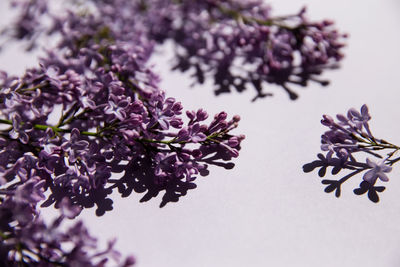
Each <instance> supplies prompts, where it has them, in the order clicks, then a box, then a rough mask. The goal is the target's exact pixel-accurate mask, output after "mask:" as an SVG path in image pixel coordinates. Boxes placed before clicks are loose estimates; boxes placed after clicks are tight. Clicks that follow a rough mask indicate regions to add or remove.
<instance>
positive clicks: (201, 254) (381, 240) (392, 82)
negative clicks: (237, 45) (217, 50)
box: [0, 0, 400, 267]
mask: <svg viewBox="0 0 400 267" xmlns="http://www.w3.org/2000/svg"><path fill="white" fill-rule="evenodd" d="M270 3H271V5H272V6H273V8H274V10H275V14H278V15H279V14H288V13H293V12H297V10H299V9H300V8H301V7H302V6H303V5H307V6H308V10H309V17H310V18H315V19H323V18H331V19H334V20H335V21H336V23H337V25H338V28H339V29H340V30H341V31H344V32H347V33H349V34H350V38H349V39H348V42H347V43H348V48H347V49H346V50H345V53H346V58H345V59H344V60H343V63H342V68H340V69H339V70H337V71H334V72H326V73H325V77H326V78H328V79H330V80H331V82H332V83H331V85H330V86H329V87H327V88H321V87H320V86H318V85H317V84H314V85H311V86H309V87H307V88H305V89H302V88H296V91H297V92H299V95H300V98H299V100H297V101H295V102H292V101H290V100H289V99H288V97H287V95H286V94H285V93H284V92H282V90H280V89H278V88H275V87H271V88H270V91H272V92H274V94H275V96H274V97H272V98H266V99H261V100H258V101H256V102H255V103H251V102H250V100H251V98H252V97H253V93H254V92H253V91H252V90H248V91H246V92H245V93H243V94H238V93H232V94H228V95H223V96H220V97H214V94H213V89H212V85H211V84H207V85H205V86H202V87H196V88H189V85H190V83H191V80H190V79H189V78H188V75H184V77H185V78H182V77H183V76H182V75H181V74H180V73H176V72H175V73H171V72H169V66H167V63H168V58H169V55H168V54H165V55H159V56H158V58H156V59H154V62H155V63H157V67H156V69H157V70H159V71H160V72H161V73H162V78H163V82H162V87H163V88H164V89H165V90H167V92H168V95H169V96H174V97H176V98H177V99H179V100H180V101H181V102H182V103H183V105H184V107H185V108H186V109H197V108H205V109H206V110H208V111H209V113H210V114H214V113H216V112H219V111H222V110H224V111H226V112H227V113H228V114H229V115H231V116H232V115H234V114H239V115H240V116H241V117H242V121H241V122H240V126H239V128H238V129H237V130H236V132H237V133H243V134H245V135H246V140H245V141H244V142H243V148H242V151H241V154H240V156H239V158H238V159H237V160H236V161H235V163H236V166H235V168H234V169H232V170H224V169H222V168H211V172H210V175H209V176H207V177H199V178H198V180H197V181H196V183H197V185H198V187H197V188H196V189H194V190H190V191H189V192H188V194H187V195H186V196H185V197H182V198H181V200H180V201H179V202H178V203H170V204H168V205H167V206H166V207H164V208H162V209H160V208H159V207H158V206H159V203H160V201H161V199H160V198H157V199H153V200H151V201H149V202H146V203H139V199H140V198H141V197H142V196H141V195H138V194H134V193H133V194H131V195H130V196H129V198H123V199H121V198H120V196H119V194H117V193H116V194H115V195H114V197H113V201H114V204H113V210H112V211H110V212H107V213H106V214H105V215H104V216H102V217H96V216H95V214H94V210H85V211H84V213H83V214H82V215H81V218H83V219H84V220H85V221H86V223H87V225H88V226H89V227H90V230H91V232H92V233H93V234H94V235H97V236H98V237H99V238H101V239H103V240H106V239H109V238H112V237H114V236H115V237H117V238H118V243H117V247H118V248H119V249H120V250H121V251H123V252H124V253H134V254H135V256H136V257H137V259H138V265H137V266H139V267H152V266H154V267H158V266H174V267H180V266H182V267H183V266H190V267H197V266H199V267H200V266H207V267H209V266H216V267H217V266H230V267H233V266H238V267H239V266H240V267H241V266H260V267H261V266H276V267H281V266H282V267H283V266H304V267H308V266H332V267H336V266H343V267H347V266H348V267H352V266H364V267H369V266H371V267H372V266H374V267H376V266H382V267H386V266H387V267H391V266H399V265H400V256H399V254H398V251H399V249H400V216H399V214H400V201H399V199H398V195H399V192H400V175H399V173H400V166H395V167H394V170H393V171H392V173H391V174H390V177H391V180H390V181H389V183H387V184H385V185H386V186H387V189H386V191H385V192H384V193H382V194H381V195H380V196H381V201H380V202H379V203H378V204H374V203H372V202H370V201H369V200H368V198H367V197H366V196H356V195H354V194H353V192H352V190H353V189H354V188H355V187H357V185H358V184H359V182H360V178H359V177H358V178H354V180H351V181H350V182H348V183H347V184H345V185H344V186H343V192H342V196H341V197H340V198H339V199H337V198H335V196H334V195H333V194H326V193H324V192H323V189H324V186H323V185H321V183H320V178H319V177H318V175H317V173H315V172H313V173H303V171H302V166H303V164H305V163H308V162H311V161H313V160H314V159H315V158H316V154H317V153H318V152H319V143H320V135H321V134H322V132H323V131H324V129H323V127H322V126H321V125H320V119H321V115H322V114H331V115H335V114H336V113H344V112H346V111H347V109H348V108H350V107H355V108H359V107H361V105H362V104H364V103H366V104H368V105H369V107H370V113H371V115H372V121H371V128H372V129H374V130H375V131H374V132H375V134H376V135H377V136H379V137H382V138H385V139H388V140H390V141H392V142H393V143H396V144H400V135H399V134H398V132H399V130H400V127H399V124H398V123H397V121H398V118H399V117H398V114H399V112H398V101H399V99H400V93H399V90H400V88H399V85H398V79H399V76H400V75H399V74H400V70H399V68H398V64H399V62H400V52H399V50H398V48H399V47H400V35H399V34H398V32H399V31H398V29H399V28H400V19H399V16H398V14H399V11H400V7H399V3H398V2H396V1H389V0H388V1H372V0H367V1H363V2H362V4H360V2H359V1H344V0H337V1H317V0H312V1H311V0H309V1H298V0H296V1H295V0H284V1H283V0H281V1H270ZM23 58H24V57H22V56H20V55H19V53H18V50H15V52H13V54H12V55H11V56H10V55H8V56H7V55H1V58H0V69H6V70H11V71H13V72H17V73H21V72H22V71H20V68H23V67H24V65H25V63H26V62H25V61H24V62H22V61H23ZM27 63H28V64H31V62H30V61H29V62H27ZM31 65H32V64H31ZM46 212H48V213H51V212H50V211H48V210H44V213H46Z"/></svg>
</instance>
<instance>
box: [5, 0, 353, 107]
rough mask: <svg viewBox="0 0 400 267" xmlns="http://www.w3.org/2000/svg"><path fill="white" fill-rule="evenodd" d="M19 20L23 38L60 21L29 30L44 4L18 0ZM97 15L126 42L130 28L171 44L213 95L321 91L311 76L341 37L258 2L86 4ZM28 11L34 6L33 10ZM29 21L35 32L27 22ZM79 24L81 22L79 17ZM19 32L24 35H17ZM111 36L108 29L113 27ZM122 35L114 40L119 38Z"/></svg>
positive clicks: (330, 61) (116, 0)
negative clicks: (209, 81)
mask: <svg viewBox="0 0 400 267" xmlns="http://www.w3.org/2000/svg"><path fill="white" fill-rule="evenodd" d="M17 2H18V3H19V5H20V6H19V7H20V10H21V15H20V17H19V20H18V21H17V22H16V23H15V26H14V30H13V31H11V30H10V32H11V33H13V32H14V35H17V36H18V37H19V38H30V37H31V36H32V35H39V34H40V33H41V32H42V33H43V32H46V33H54V32H58V30H59V29H57V27H59V26H60V25H62V23H63V22H64V21H63V20H58V19H57V17H58V16H55V15H53V16H50V18H51V19H52V20H53V21H54V25H57V27H56V29H51V30H50V31H44V30H43V27H40V26H38V25H36V24H37V23H39V22H38V20H39V18H42V17H44V16H46V15H48V14H49V13H48V12H47V13H46V12H43V10H47V9H49V8H48V7H47V4H48V1H45V0H34V1H24V0H22V1H21V0H19V1H17ZM86 2H87V3H86V5H88V6H90V2H92V3H93V4H94V5H95V7H96V10H97V11H98V12H99V13H100V14H101V16H102V17H103V20H104V21H103V23H108V22H112V24H113V25H114V27H118V28H119V29H118V31H120V32H124V33H126V34H127V36H128V37H127V38H125V40H127V39H132V38H131V37H130V36H131V35H132V32H133V31H132V29H133V28H134V31H140V32H142V33H144V35H145V36H146V37H147V38H148V39H150V40H155V41H156V42H158V43H163V42H165V41H167V40H172V41H173V43H174V44H175V54H176V62H175V66H174V67H173V68H174V69H179V70H180V71H183V72H185V71H188V70H191V71H192V73H193V76H194V77H195V80H196V82H197V83H200V84H202V83H203V82H204V81H205V80H206V78H207V77H208V76H212V78H213V81H214V84H215V85H216V91H215V93H216V94H221V93H226V92H230V91H231V90H232V89H236V90H237V91H238V92H242V91H243V90H245V89H246V88H248V87H254V89H255V90H256V92H257V95H256V96H255V98H254V99H253V100H255V99H257V98H260V97H265V96H270V95H271V93H266V92H265V91H264V90H263V85H264V84H266V83H270V84H276V85H278V86H280V87H282V88H283V89H284V90H285V91H286V92H287V93H288V94H289V97H290V99H292V100H294V99H296V98H297V97H298V95H297V93H295V92H294V91H292V90H291V88H290V85H298V86H307V84H308V82H309V81H314V82H318V83H320V84H321V85H324V86H325V85H327V84H328V81H326V80H319V79H318V78H317V77H318V76H319V75H321V74H322V72H323V71H324V70H326V69H333V68H337V67H338V62H339V61H340V60H341V59H342V58H343V54H342V52H341V50H342V48H343V46H344V43H343V40H344V38H345V37H346V35H345V34H341V33H339V32H338V31H337V30H336V29H335V28H334V25H333V22H332V21H329V20H324V21H321V22H312V21H309V20H308V19H307V18H306V16H305V13H306V10H305V8H304V9H302V10H301V11H300V12H299V13H297V14H294V15H288V16H280V17H279V16H278V17H276V16H273V15H272V12H271V8H270V6H268V5H266V4H265V3H264V1H261V0H248V1H239V0H229V1H216V0H205V1H194V0H187V1H180V0H178V1H177V0H148V1H143V0H134V1H131V0H112V1H111V0H92V1H86ZM32 6H33V7H35V8H33V7H32ZM32 17H34V22H35V25H36V26H35V27H34V28H28V27H25V25H27V24H28V25H32V24H30V23H29V22H30V21H31V18H32ZM79 19H81V18H79ZM21 29H23V30H21ZM113 30H114V29H113ZM119 37H121V36H119Z"/></svg>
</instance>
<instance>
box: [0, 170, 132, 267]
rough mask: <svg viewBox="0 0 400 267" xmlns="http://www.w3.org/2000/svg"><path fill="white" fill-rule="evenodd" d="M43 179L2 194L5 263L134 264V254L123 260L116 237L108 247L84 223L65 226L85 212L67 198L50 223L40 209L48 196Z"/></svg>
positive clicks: (0, 245) (0, 251)
mask: <svg viewBox="0 0 400 267" xmlns="http://www.w3.org/2000/svg"><path fill="white" fill-rule="evenodd" d="M43 184H44V183H43V181H42V182H40V178H39V177H37V176H35V177H31V178H30V179H29V180H28V181H26V182H25V183H23V184H20V185H18V186H14V187H13V188H8V189H7V190H5V191H4V190H2V191H1V195H0V222H1V223H0V240H1V242H0V261H1V263H2V264H3V266H104V265H105V264H106V263H110V262H113V266H121V267H122V266H132V265H133V264H134V263H135V259H134V258H133V257H132V256H130V257H127V258H126V259H124V260H121V255H120V253H119V252H117V251H116V250H115V249H114V244H115V240H112V241H110V242H109V243H108V246H107V248H106V249H104V250H100V249H98V248H97V240H96V239H95V238H94V237H92V236H91V235H90V234H89V232H88V230H87V228H86V227H85V226H84V225H83V223H82V222H77V223H75V224H73V225H72V226H70V227H69V228H66V229H65V227H62V224H63V222H64V221H65V219H73V218H75V217H76V216H77V215H78V214H79V213H80V211H81V209H80V208H79V207H77V206H71V204H70V201H69V200H68V199H67V198H64V199H63V201H61V203H60V211H61V212H60V215H59V216H58V217H57V218H56V219H54V220H53V221H52V222H51V223H46V222H45V221H43V218H42V217H41V216H40V215H39V212H38V211H37V210H36V208H35V206H36V204H37V203H38V202H39V201H40V200H43V199H44V195H43V191H44V188H43Z"/></svg>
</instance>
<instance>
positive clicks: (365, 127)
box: [303, 105, 400, 202]
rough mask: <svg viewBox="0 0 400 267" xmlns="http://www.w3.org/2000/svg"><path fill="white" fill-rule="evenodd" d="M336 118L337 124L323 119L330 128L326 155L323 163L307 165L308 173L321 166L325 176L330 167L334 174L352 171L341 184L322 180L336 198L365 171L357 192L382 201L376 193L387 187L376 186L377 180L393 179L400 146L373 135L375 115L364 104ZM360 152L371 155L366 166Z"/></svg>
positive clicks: (325, 141) (323, 146)
mask: <svg viewBox="0 0 400 267" xmlns="http://www.w3.org/2000/svg"><path fill="white" fill-rule="evenodd" d="M336 118H337V121H335V120H334V119H333V118H332V117H330V116H328V115H324V116H323V119H322V121H321V123H322V124H323V125H324V126H326V127H328V128H329V130H328V131H326V132H325V133H324V134H323V135H322V137H321V143H322V144H321V149H322V151H324V152H326V154H325V155H323V154H318V158H319V160H317V161H314V162H312V163H309V164H306V165H304V167H303V168H304V171H306V172H309V171H312V170H314V169H315V168H317V167H321V168H320V170H319V175H320V176H321V177H322V176H324V175H325V173H326V169H327V167H329V166H332V167H333V169H332V174H334V175H335V174H338V173H339V172H340V170H341V169H349V170H352V173H350V174H348V175H346V176H345V177H343V178H342V179H340V180H338V181H334V180H323V181H322V183H323V184H327V185H328V186H327V188H326V189H325V191H326V192H332V191H334V190H336V196H339V195H340V186H341V184H342V183H344V182H345V181H346V180H348V179H349V178H350V177H352V176H353V175H355V174H358V173H361V172H364V175H363V177H362V178H363V182H362V183H361V184H360V188H358V189H355V190H354V193H356V194H363V193H366V192H367V191H368V196H369V198H370V199H371V200H372V201H374V202H377V201H378V200H379V198H378V195H377V193H376V192H377V191H378V192H382V191H383V190H384V187H382V186H374V185H375V183H376V181H377V179H380V180H381V181H384V182H387V181H388V180H389V178H388V177H387V175H386V173H388V172H390V171H391V170H392V165H393V164H394V163H396V162H397V161H399V160H400V157H397V156H396V154H397V152H398V151H399V150H400V147H399V146H396V145H394V144H391V143H389V142H387V141H385V140H383V139H378V138H375V137H374V136H373V134H372V132H371V130H370V127H369V124H368V121H369V120H370V119H371V116H370V114H369V111H368V107H367V105H363V106H362V107H361V110H360V111H357V110H356V109H354V108H351V109H350V110H349V111H348V112H347V114H346V115H342V114H338V115H336ZM380 151H385V152H386V154H383V153H378V152H380ZM360 152H361V153H362V154H364V155H368V156H369V157H367V158H366V159H364V161H365V163H364V162H362V161H360V156H359V155H355V154H356V153H358V154H360ZM371 158H376V159H377V160H373V159H371Z"/></svg>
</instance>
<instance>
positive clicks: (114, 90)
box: [0, 0, 244, 266]
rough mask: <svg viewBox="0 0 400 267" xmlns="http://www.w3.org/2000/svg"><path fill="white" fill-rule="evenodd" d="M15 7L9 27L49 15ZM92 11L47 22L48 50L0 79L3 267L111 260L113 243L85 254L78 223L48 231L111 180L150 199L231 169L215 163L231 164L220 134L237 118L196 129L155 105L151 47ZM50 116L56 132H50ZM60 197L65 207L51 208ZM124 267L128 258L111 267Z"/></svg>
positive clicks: (197, 117)
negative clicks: (44, 210)
mask: <svg viewBox="0 0 400 267" xmlns="http://www.w3.org/2000/svg"><path fill="white" fill-rule="evenodd" d="M14 3H15V5H21V8H22V13H24V16H21V17H20V21H19V22H18V23H20V24H21V23H22V24H25V23H27V21H28V20H29V19H28V18H30V15H32V14H31V13H32V12H33V13H34V14H35V16H36V17H35V21H34V23H40V19H39V18H40V16H42V15H46V14H47V15H49V14H50V13H46V12H50V11H49V9H48V8H47V6H46V1H42V0H34V1H29V2H27V1H23V0H21V1H14ZM98 3H99V5H98V6H94V10H92V12H89V11H87V12H75V11H74V10H67V11H66V12H64V13H59V14H57V15H55V14H50V17H51V18H52V19H53V22H54V23H53V26H52V28H51V29H50V30H49V32H57V33H58V34H59V36H58V38H59V40H58V44H57V46H56V47H54V48H52V49H48V50H46V54H45V56H43V57H42V58H41V59H40V65H39V67H37V68H32V69H28V70H27V71H26V73H25V74H24V75H23V76H22V77H10V76H8V75H7V74H6V73H5V72H1V75H0V82H1V84H0V100H2V101H1V102H0V109H1V111H2V112H1V114H0V123H1V124H3V125H5V126H6V127H5V128H2V129H1V131H0V134H1V135H0V209H1V211H2V212H1V213H0V216H1V218H0V226H1V228H0V238H1V239H2V241H4V242H2V245H1V247H0V255H1V259H2V260H4V261H5V262H7V263H9V264H10V265H13V264H17V262H18V261H19V262H20V263H26V264H42V266H47V265H51V264H59V265H71V266H103V265H105V264H106V261H107V257H108V256H110V255H111V256H112V255H114V256H113V257H114V258H116V257H117V254H118V253H117V252H115V251H114V250H113V248H112V247H113V242H111V243H110V245H109V248H108V249H107V250H106V251H104V252H98V253H95V252H94V248H95V247H96V245H95V239H94V238H92V237H91V236H89V234H88V232H87V229H86V228H85V227H84V226H83V224H82V223H79V222H78V223H77V224H75V226H73V227H72V228H70V229H69V231H67V232H66V233H64V232H61V231H60V230H59V229H58V227H59V225H60V224H61V222H62V221H63V220H64V219H65V218H74V217H76V216H77V215H78V213H79V212H80V210H81V209H82V208H84V207H86V206H85V204H83V203H85V201H79V200H80V199H85V198H89V196H92V194H93V193H96V192H97V193H98V192H100V193H102V192H106V194H107V192H108V191H109V189H110V188H111V189H112V188H113V187H112V185H113V184H114V183H115V181H112V179H111V178H112V174H113V171H115V172H117V170H118V172H122V171H125V172H126V173H135V172H136V173H139V172H140V173H146V174H148V176H149V178H147V177H145V178H143V177H141V178H143V179H144V180H145V181H146V183H147V182H148V179H149V180H150V182H149V183H150V184H151V185H153V186H154V187H156V188H157V187H158V188H159V189H165V190H167V189H166V188H169V187H170V185H179V186H180V187H183V186H182V184H184V183H186V184H187V185H188V186H187V188H190V187H191V188H193V187H192V186H191V185H192V182H193V180H194V179H196V177H198V176H199V175H202V176H203V175H206V174H207V173H208V171H207V166H208V165H209V164H216V165H220V166H224V167H226V168H231V166H232V165H229V164H226V165H224V164H223V163H221V161H230V160H231V159H232V158H234V157H237V156H238V151H239V150H240V143H241V141H242V140H243V139H244V136H243V135H233V134H232V133H231V131H232V130H234V129H235V128H236V127H237V126H238V122H239V120H240V118H239V116H233V118H232V119H228V116H227V114H226V113H225V112H221V113H219V114H217V115H215V116H214V119H213V120H211V122H209V123H207V122H206V120H207V118H208V114H207V112H206V111H205V110H203V109H199V110H197V111H186V112H184V110H183V105H182V104H181V103H180V102H179V101H177V100H176V99H175V98H172V97H166V93H165V92H164V91H163V90H161V89H160V88H159V86H158V81H159V78H158V77H157V75H156V74H154V73H153V72H152V70H151V69H150V68H148V67H147V61H148V59H149V57H150V55H151V54H152V51H153V47H154V44H153V42H152V41H149V39H148V36H147V34H146V33H145V32H143V30H142V29H141V28H140V27H139V26H138V27H137V28H136V27H134V26H135V25H136V23H135V24H132V22H133V21H132V19H131V17H132V16H131V15H130V14H127V13H126V12H122V10H119V11H121V12H122V13H121V14H122V15H121V16H120V14H118V13H114V11H115V10H113V9H111V10H110V8H109V7H110V6H109V4H108V3H106V2H104V3H103V4H100V3H102V1H99V2H98ZM38 5H43V8H41V9H37V8H38ZM119 8H121V7H119ZM18 23H17V24H18ZM138 23H141V22H140V21H139V22H138ZM39 28H40V27H39ZM40 29H42V28H40ZM30 31H33V32H30ZM34 31H36V27H34V28H28V27H25V28H24V32H23V34H21V35H18V38H32V36H33V35H35V36H36V35H37V34H39V33H37V32H34ZM43 31H46V30H45V29H43ZM59 109H61V114H58V117H59V120H58V122H56V123H54V122H53V121H50V119H49V117H50V115H54V113H55V112H57V110H59ZM182 114H186V116H187V117H188V118H189V121H188V122H187V123H184V119H183V116H184V115H182ZM144 160H146V161H147V162H146V164H147V165H146V166H149V167H148V168H146V169H142V170H140V168H144V167H143V166H140V164H137V163H138V162H142V161H144ZM123 161H125V162H128V164H127V165H122V164H121V162H123ZM121 166H122V168H125V169H122V170H121ZM132 166H135V168H136V169H135V170H131V167H132ZM137 168H139V170H138V169H137ZM150 172H152V173H150ZM137 179H139V178H138V177H130V181H127V183H133V182H135V181H136V180H137ZM119 189H120V188H119ZM45 191H50V193H51V195H50V197H49V198H48V199H47V200H46V201H50V202H55V203H56V204H55V205H56V207H59V208H60V210H61V216H60V217H59V218H58V219H56V220H55V221H54V222H53V223H51V224H49V225H46V224H45V223H44V221H43V220H42V219H41V217H40V216H39V213H38V209H37V205H38V203H39V202H40V201H43V200H45V196H44V193H45ZM149 191H150V189H149ZM60 192H62V193H63V194H64V195H67V196H70V199H68V200H65V198H62V199H57V197H56V195H57V194H59V193H60ZM141 192H143V191H141ZM183 194H184V193H182V195H183ZM3 195H4V197H3ZM155 195H157V194H155ZM174 201H176V200H174ZM89 206H90V205H89ZM32 233H33V234H32ZM66 242H72V243H73V245H74V248H73V249H72V250H71V251H65V250H64V248H63V244H64V243H66ZM133 263H134V260H133V259H132V258H128V259H127V260H126V261H125V262H120V264H121V266H128V265H132V264H133ZM46 264H47V265H46ZM113 266H114V265H113Z"/></svg>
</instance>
